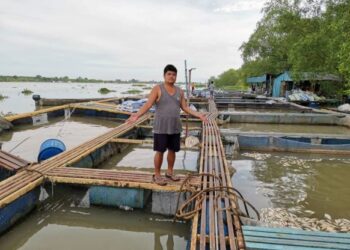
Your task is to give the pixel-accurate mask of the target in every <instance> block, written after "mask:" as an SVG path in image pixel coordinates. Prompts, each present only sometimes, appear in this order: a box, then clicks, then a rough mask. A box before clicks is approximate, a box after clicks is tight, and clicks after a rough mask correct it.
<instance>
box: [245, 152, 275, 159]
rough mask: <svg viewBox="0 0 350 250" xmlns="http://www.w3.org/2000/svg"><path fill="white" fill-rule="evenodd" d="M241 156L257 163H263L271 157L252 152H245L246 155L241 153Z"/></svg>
mask: <svg viewBox="0 0 350 250" xmlns="http://www.w3.org/2000/svg"><path fill="white" fill-rule="evenodd" d="M242 155H243V156H247V157H250V158H254V159H255V160H258V161H263V160H266V159H268V158H270V157H271V154H262V153H257V152H254V153H248V152H246V153H243V154H242Z"/></svg>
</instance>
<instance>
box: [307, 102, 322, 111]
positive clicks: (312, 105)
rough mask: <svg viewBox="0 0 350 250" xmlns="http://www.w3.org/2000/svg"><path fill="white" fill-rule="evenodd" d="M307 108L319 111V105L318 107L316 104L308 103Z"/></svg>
mask: <svg viewBox="0 0 350 250" xmlns="http://www.w3.org/2000/svg"><path fill="white" fill-rule="evenodd" d="M309 107H310V108H313V109H319V108H320V105H318V103H317V102H310V104H309Z"/></svg>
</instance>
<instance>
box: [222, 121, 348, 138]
mask: <svg viewBox="0 0 350 250" xmlns="http://www.w3.org/2000/svg"><path fill="white" fill-rule="evenodd" d="M220 128H225V129H230V130H232V131H238V132H276V133H311V134H343V135H350V128H347V127H344V126H327V125H303V124H264V123H226V124H223V125H222V126H221V127H220Z"/></svg>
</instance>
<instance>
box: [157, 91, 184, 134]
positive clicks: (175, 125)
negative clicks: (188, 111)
mask: <svg viewBox="0 0 350 250" xmlns="http://www.w3.org/2000/svg"><path fill="white" fill-rule="evenodd" d="M159 87H160V91H161V95H160V99H159V101H158V102H156V105H155V106H156V112H155V115H154V124H153V133H156V134H179V133H181V131H182V125H181V119H180V94H181V93H180V88H179V87H177V86H175V89H176V91H175V94H174V95H170V94H169V93H168V92H167V91H166V89H165V86H164V84H160V85H159Z"/></svg>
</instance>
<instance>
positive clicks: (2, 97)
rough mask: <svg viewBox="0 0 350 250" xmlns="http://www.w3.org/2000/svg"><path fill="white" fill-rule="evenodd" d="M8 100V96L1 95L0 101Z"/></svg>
mask: <svg viewBox="0 0 350 250" xmlns="http://www.w3.org/2000/svg"><path fill="white" fill-rule="evenodd" d="M6 98H8V96H6V95H2V94H0V101H2V100H4V99H6Z"/></svg>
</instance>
